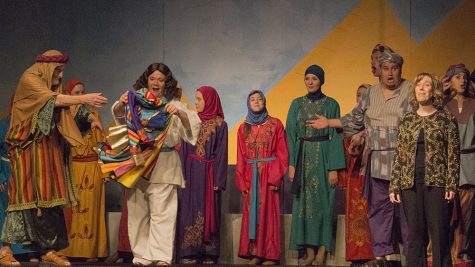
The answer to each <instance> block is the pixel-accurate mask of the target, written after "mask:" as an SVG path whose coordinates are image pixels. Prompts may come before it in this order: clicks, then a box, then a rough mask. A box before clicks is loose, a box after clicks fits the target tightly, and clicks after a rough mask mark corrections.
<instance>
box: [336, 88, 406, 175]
mask: <svg viewBox="0 0 475 267" xmlns="http://www.w3.org/2000/svg"><path fill="white" fill-rule="evenodd" d="M410 88H411V82H409V81H407V80H403V81H402V82H401V84H400V85H399V87H398V88H397V89H395V92H394V94H393V95H392V96H391V97H390V98H389V99H385V98H384V95H383V91H382V88H381V84H380V83H378V84H375V85H373V86H371V88H370V89H369V90H367V91H366V92H365V94H364V95H363V98H362V100H361V101H360V103H359V104H358V105H357V106H356V107H355V108H354V109H353V110H352V111H351V113H349V114H347V115H345V116H343V117H342V118H341V123H342V125H343V130H344V133H345V135H346V136H351V135H353V134H356V133H358V132H360V131H362V130H364V131H365V141H366V147H365V151H364V153H363V158H367V157H368V155H369V152H370V151H372V153H371V177H375V178H380V179H383V180H388V181H389V179H390V177H391V169H392V164H393V161H394V156H395V152H394V148H395V147H396V139H397V135H398V125H399V122H400V120H401V118H402V117H403V116H404V114H406V113H407V112H408V111H410V105H409V102H408V95H409V92H410ZM361 170H362V173H361V174H364V171H365V168H364V167H362V168H361Z"/></svg>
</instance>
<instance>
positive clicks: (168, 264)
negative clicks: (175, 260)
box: [155, 260, 170, 266]
mask: <svg viewBox="0 0 475 267" xmlns="http://www.w3.org/2000/svg"><path fill="white" fill-rule="evenodd" d="M155 265H156V266H170V263H168V262H166V261H162V260H158V261H157V263H156V264H155Z"/></svg>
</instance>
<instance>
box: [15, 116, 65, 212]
mask: <svg viewBox="0 0 475 267" xmlns="http://www.w3.org/2000/svg"><path fill="white" fill-rule="evenodd" d="M30 123H31V120H28V121H25V123H23V124H21V126H22V127H17V128H16V129H12V130H11V131H10V132H9V133H8V135H7V140H8V141H11V142H10V143H17V144H18V145H16V146H13V147H11V149H10V151H9V156H10V161H11V167H12V168H11V169H12V177H11V179H10V183H9V188H8V196H9V205H8V210H9V211H15V210H25V209H32V208H50V207H54V206H58V205H66V204H67V197H68V196H67V194H68V189H67V188H66V180H67V179H68V176H67V175H65V171H66V169H65V166H66V165H65V162H64V160H65V157H64V154H63V150H62V148H63V146H62V145H61V143H60V138H61V137H60V136H59V133H58V131H57V128H53V129H52V130H51V132H50V135H49V136H43V135H42V134H38V131H36V132H35V134H34V135H29V129H30ZM35 135H36V138H35ZM26 138H29V139H31V140H26ZM22 140H23V141H25V142H21V141H22ZM20 144H21V145H20Z"/></svg>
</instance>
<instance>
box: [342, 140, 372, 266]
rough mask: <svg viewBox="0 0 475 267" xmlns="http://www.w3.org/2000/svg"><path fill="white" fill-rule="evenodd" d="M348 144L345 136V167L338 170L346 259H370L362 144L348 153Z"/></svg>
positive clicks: (349, 141) (349, 142) (348, 141)
mask: <svg viewBox="0 0 475 267" xmlns="http://www.w3.org/2000/svg"><path fill="white" fill-rule="evenodd" d="M350 144H351V138H348V137H347V138H345V139H344V145H345V158H346V166H347V168H346V170H342V171H339V172H338V178H339V183H340V186H343V187H346V205H345V206H346V210H345V213H346V216H345V225H346V260H348V261H356V260H370V259H373V258H374V257H373V252H372V250H371V237H370V233H369V226H368V201H367V200H366V198H364V197H363V194H362V192H363V185H364V174H361V172H360V170H361V168H362V147H363V146H361V147H360V149H359V153H358V152H356V153H355V152H353V153H350V151H349V147H350ZM356 150H358V149H356Z"/></svg>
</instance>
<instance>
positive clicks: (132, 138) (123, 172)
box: [99, 88, 172, 188]
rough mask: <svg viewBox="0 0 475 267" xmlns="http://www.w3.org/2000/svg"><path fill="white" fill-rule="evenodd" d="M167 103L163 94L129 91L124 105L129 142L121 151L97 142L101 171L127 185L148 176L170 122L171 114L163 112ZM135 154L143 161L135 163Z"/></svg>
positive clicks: (130, 185)
mask: <svg viewBox="0 0 475 267" xmlns="http://www.w3.org/2000/svg"><path fill="white" fill-rule="evenodd" d="M166 104H167V101H166V99H165V98H157V97H155V96H154V95H153V94H152V93H150V92H149V91H148V90H147V89H146V88H142V89H140V90H137V91H133V90H130V91H129V93H128V98H127V105H126V125H127V136H128V141H129V146H126V147H125V148H123V149H122V150H121V151H114V150H112V149H111V147H113V145H112V144H107V143H106V144H101V145H100V146H99V147H100V148H101V149H100V151H99V158H100V160H99V164H100V165H101V171H102V172H103V173H111V176H112V177H114V178H116V180H117V181H118V182H119V183H121V184H122V185H124V186H125V187H127V188H131V187H133V186H134V184H135V183H136V182H137V180H138V179H139V178H141V177H145V178H147V177H148V176H149V174H150V173H151V171H152V170H153V167H154V166H155V163H156V161H157V159H158V155H159V153H160V148H161V146H162V144H163V141H164V140H165V137H166V134H167V132H168V129H169V128H170V125H171V123H170V122H171V117H172V116H171V115H170V114H169V113H167V112H165V105H166ZM134 156H140V158H141V159H143V161H144V162H143V164H137V161H136V158H134Z"/></svg>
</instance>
